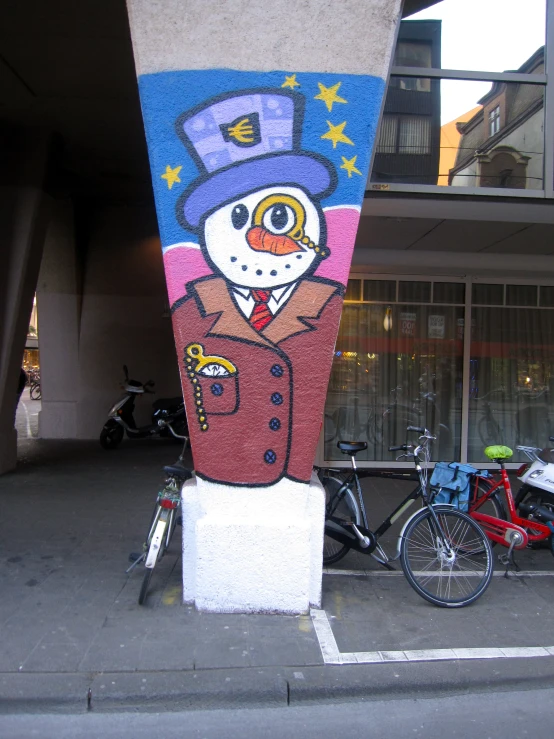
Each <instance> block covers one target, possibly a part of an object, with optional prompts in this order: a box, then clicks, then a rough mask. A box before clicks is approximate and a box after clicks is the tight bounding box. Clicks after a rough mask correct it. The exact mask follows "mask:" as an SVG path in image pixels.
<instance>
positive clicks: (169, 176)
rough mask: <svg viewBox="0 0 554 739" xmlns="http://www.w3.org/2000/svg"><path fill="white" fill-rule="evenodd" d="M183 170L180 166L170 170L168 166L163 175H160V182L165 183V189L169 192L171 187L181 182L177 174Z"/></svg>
mask: <svg viewBox="0 0 554 739" xmlns="http://www.w3.org/2000/svg"><path fill="white" fill-rule="evenodd" d="M182 169H183V167H182V166H180V167H175V169H171V167H170V166H169V164H168V165H167V167H166V168H165V174H163V175H161V178H162V180H165V181H166V182H167V187H168V189H169V190H171V188H172V187H173V185H174V184H175V183H176V182H181V180H180V178H179V172H180V171H181V170H182Z"/></svg>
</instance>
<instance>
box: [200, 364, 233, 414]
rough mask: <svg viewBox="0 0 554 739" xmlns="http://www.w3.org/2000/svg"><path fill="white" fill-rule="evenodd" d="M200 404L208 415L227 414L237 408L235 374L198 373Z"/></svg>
mask: <svg viewBox="0 0 554 739" xmlns="http://www.w3.org/2000/svg"><path fill="white" fill-rule="evenodd" d="M196 377H197V379H198V384H199V385H200V389H201V391H202V404H203V407H204V410H205V411H206V414H207V415H208V416H229V415H231V413H236V412H237V410H238V408H239V383H238V377H237V375H236V374H234V375H229V376H227V377H207V376H202V375H201V374H198V375H197V376H196Z"/></svg>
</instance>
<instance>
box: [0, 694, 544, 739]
mask: <svg viewBox="0 0 554 739" xmlns="http://www.w3.org/2000/svg"><path fill="white" fill-rule="evenodd" d="M553 701H554V690H552V689H549V690H533V691H526V690H525V686H524V685H522V690H521V691H516V692H513V691H512V692H501V693H490V692H481V693H477V694H466V695H451V696H448V697H441V698H435V699H416V700H389V701H386V700H385V701H368V702H366V703H347V704H344V703H343V704H340V705H337V704H319V705H318V704H316V705H307V706H302V707H288V708H267V709H250V710H248V709H242V710H235V711H192V712H178V713H163V714H159V713H150V714H144V713H140V714H137V713H116V714H95V713H88V714H81V715H71V716H64V715H38V714H36V715H8V716H2V717H1V720H0V730H1V734H2V736H3V737H6V739H31V737H40V739H54V738H55V739H89V738H90V739H97V738H98V737H100V736H102V737H103V739H111V737H118V738H120V737H133V739H143V737H144V738H145V739H146V737H148V738H149V739H150V737H159V736H163V737H164V739H172V737H179V739H183V738H185V739H186V738H188V737H191V739H193V738H194V739H222V738H223V739H235V738H236V739H239V738H240V739H244V737H247V738H250V737H254V738H255V739H281V738H282V737H302V739H322V737H323V738H325V737H333V738H334V737H338V736H362V737H381V736H382V737H387V739H396V737H398V738H399V739H400V738H401V739H406V737H425V739H444V736H445V735H447V736H448V737H449V739H469V738H471V739H474V738H475V739H477V738H481V737H483V738H484V737H486V738H487V739H505V737H506V736H509V737H510V739H524V738H525V737H533V739H551V737H552V714H551V706H552V705H553Z"/></svg>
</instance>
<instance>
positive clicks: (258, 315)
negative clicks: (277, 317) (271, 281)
mask: <svg viewBox="0 0 554 739" xmlns="http://www.w3.org/2000/svg"><path fill="white" fill-rule="evenodd" d="M252 297H253V298H254V310H253V311H252V313H251V314H250V324H251V326H253V327H254V328H255V329H256V331H261V330H262V329H263V328H264V327H265V326H267V324H268V323H269V322H270V321H271V319H272V318H273V314H272V312H271V311H270V310H269V308H268V307H267V301H268V300H269V298H270V297H271V290H252Z"/></svg>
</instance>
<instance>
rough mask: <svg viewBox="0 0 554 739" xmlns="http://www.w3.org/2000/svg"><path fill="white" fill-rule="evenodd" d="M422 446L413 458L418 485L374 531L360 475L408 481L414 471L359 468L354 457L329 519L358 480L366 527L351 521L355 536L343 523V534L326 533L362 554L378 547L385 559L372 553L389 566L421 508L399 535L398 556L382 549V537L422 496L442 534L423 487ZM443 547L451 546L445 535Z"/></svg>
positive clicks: (417, 449) (440, 533) (404, 447)
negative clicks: (399, 471)
mask: <svg viewBox="0 0 554 739" xmlns="http://www.w3.org/2000/svg"><path fill="white" fill-rule="evenodd" d="M432 438H434V437H432ZM402 448H403V449H404V450H405V451H407V450H408V448H410V447H407V446H403V447H402ZM411 448H412V449H413V447H411ZM421 448H422V447H421V446H418V447H416V448H415V450H414V452H413V457H414V462H415V467H416V473H417V475H418V484H417V485H416V487H415V488H414V489H413V490H412V491H411V492H410V493H408V495H407V496H406V497H405V498H404V499H403V500H402V502H401V503H399V504H398V505H397V506H396V508H395V509H394V510H393V511H392V513H390V514H389V515H388V516H387V517H386V518H385V519H384V520H383V521H382V523H381V524H380V525H379V526H378V527H377V528H376V529H375V530H372V529H370V528H369V522H368V519H367V514H366V510H365V506H364V501H363V496H362V489H361V486H360V479H361V478H365V477H381V478H383V477H388V478H391V479H403V480H406V479H414V478H413V473H407V474H406V473H404V474H403V473H395V472H392V473H390V472H380V471H375V470H358V469H357V468H356V463H355V460H354V459H353V460H352V463H353V470H352V472H351V473H350V474H349V476H348V477H347V479H346V480H345V481H344V483H343V484H342V485H341V487H340V488H339V490H338V491H337V492H336V494H335V496H334V497H333V499H332V500H331V501H330V502H331V504H332V507H330V508H329V510H327V511H326V520H329V519H330V520H331V521H333V520H334V519H333V514H334V513H335V511H336V510H337V508H338V506H339V504H340V502H341V501H342V499H343V498H344V497H345V495H346V491H347V490H348V489H351V487H352V483H353V482H355V485H356V492H357V495H358V501H359V503H360V510H361V512H362V519H363V522H364V525H363V527H361V526H356V525H355V524H351V526H352V529H353V532H352V535H350V534H349V532H348V533H347V532H346V531H344V526H342V525H341V526H340V528H341V529H342V532H343V533H341V532H340V531H335V530H330V529H328V528H327V527H326V533H327V535H328V536H331V538H333V539H336V540H337V541H339V542H341V543H343V544H348V545H349V546H350V547H351V548H352V549H355V550H356V551H358V552H361V553H362V554H370V555H373V552H374V551H375V550H376V549H378V550H379V554H380V555H381V556H382V558H380V557H376V556H375V555H373V556H374V557H375V559H377V561H378V562H380V563H381V564H383V565H384V566H387V563H388V562H390V561H393V560H395V559H398V557H399V555H400V548H401V544H402V537H403V533H404V530H405V528H406V526H407V525H408V523H409V522H410V521H411V519H412V518H413V516H415V515H417V513H419V511H416V512H415V513H414V514H413V516H410V518H409V519H408V521H407V522H406V523H405V525H404V527H403V528H402V531H401V533H400V535H399V537H398V543H397V553H396V556H395V557H388V556H387V555H386V554H385V552H384V550H383V549H382V547H381V546H380V544H379V539H380V538H381V537H382V536H383V534H385V533H386V532H387V531H388V530H389V529H390V528H391V526H392V525H393V524H394V523H395V521H397V520H398V519H399V518H400V516H401V515H402V514H403V513H404V512H405V511H407V510H408V508H409V507H410V506H411V505H412V504H413V503H414V502H415V501H416V500H418V499H419V498H422V499H423V501H424V504H425V505H426V506H427V507H428V508H429V510H430V511H431V515H432V517H433V521H434V524H435V526H436V530H437V533H438V534H439V535H440V536H441V537H442V529H441V526H440V523H439V520H438V518H437V516H436V513H435V509H434V508H433V506H432V505H431V502H430V499H429V498H428V496H427V493H426V491H425V490H424V483H423V480H422V477H421V472H422V468H421V460H420V458H419V456H418V452H419V450H420V449H421ZM334 471H336V470H332V469H329V470H326V472H327V473H330V472H334ZM440 507H441V508H453V506H450V505H446V506H443V505H441V506H440ZM335 523H337V524H338V523H339V522H338V521H335ZM339 525H340V524H339ZM360 535H361V536H360ZM363 537H366V539H368V541H366V542H364V541H363ZM443 546H444V548H445V549H446V550H447V551H448V550H449V549H450V546H449V544H448V541H447V539H446V538H444V540H443Z"/></svg>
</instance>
